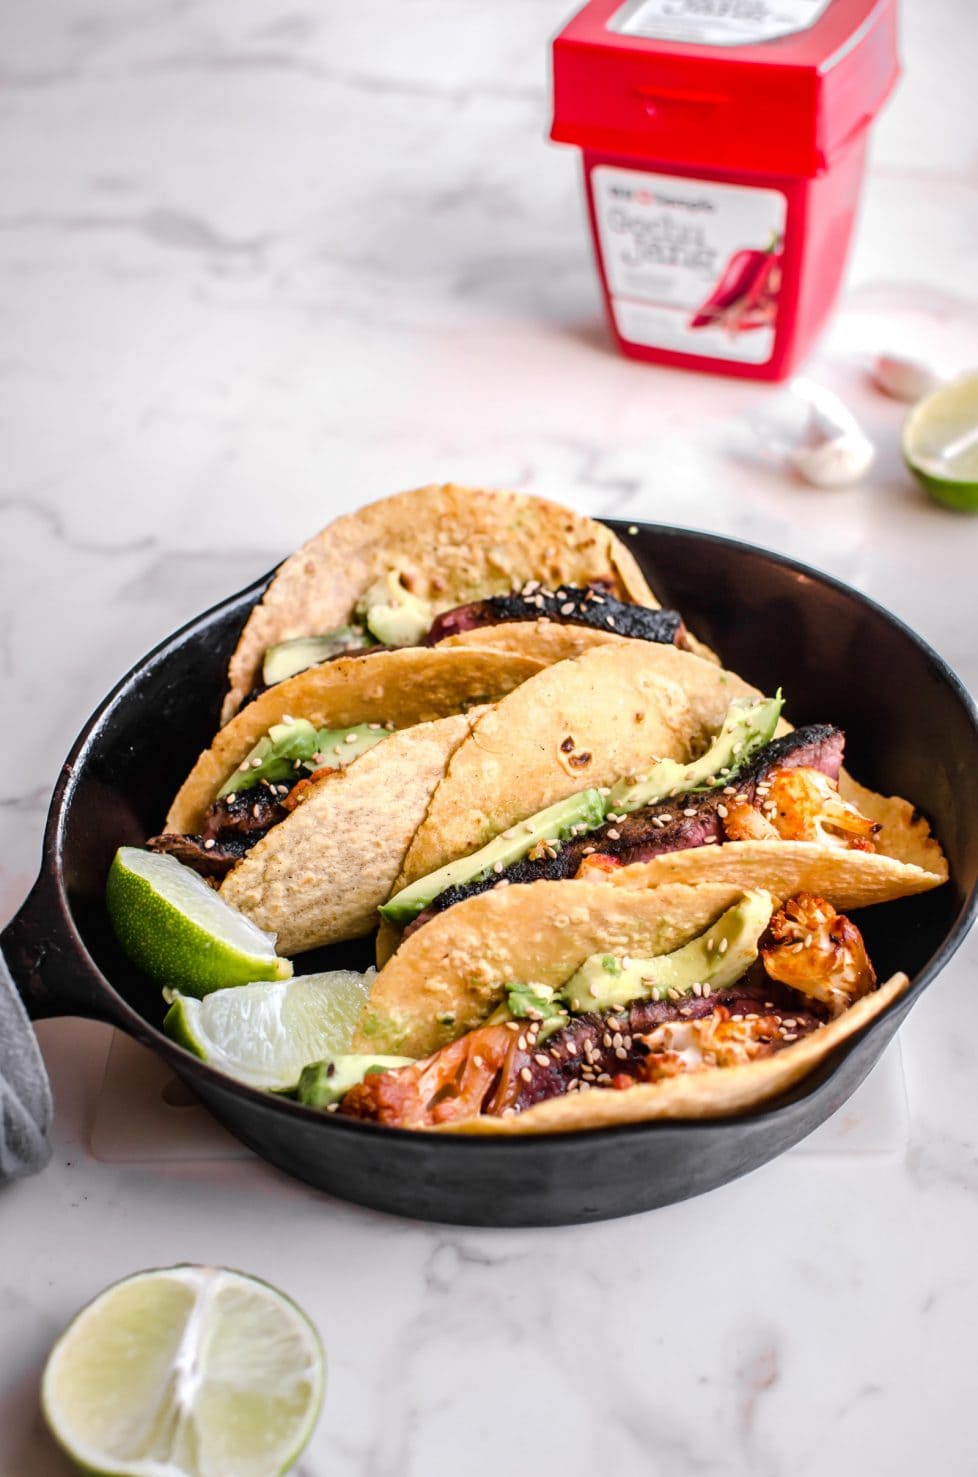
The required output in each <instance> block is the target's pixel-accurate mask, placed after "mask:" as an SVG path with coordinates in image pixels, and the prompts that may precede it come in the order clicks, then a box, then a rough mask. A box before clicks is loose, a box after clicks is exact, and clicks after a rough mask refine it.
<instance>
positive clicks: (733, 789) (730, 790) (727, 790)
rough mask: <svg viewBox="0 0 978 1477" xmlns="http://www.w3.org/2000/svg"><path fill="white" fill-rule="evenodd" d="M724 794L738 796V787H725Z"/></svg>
mask: <svg viewBox="0 0 978 1477" xmlns="http://www.w3.org/2000/svg"><path fill="white" fill-rule="evenodd" d="M723 793H724V794H725V795H736V793H737V789H736V786H735V785H724V787H723Z"/></svg>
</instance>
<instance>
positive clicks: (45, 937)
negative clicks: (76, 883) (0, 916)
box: [0, 874, 109, 1184]
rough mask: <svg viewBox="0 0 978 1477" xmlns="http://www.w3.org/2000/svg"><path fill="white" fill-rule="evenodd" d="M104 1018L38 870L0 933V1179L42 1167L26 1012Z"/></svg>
mask: <svg viewBox="0 0 978 1477" xmlns="http://www.w3.org/2000/svg"><path fill="white" fill-rule="evenodd" d="M54 1015H84V1016H89V1017H94V1018H95V1019H99V1020H107V1019H109V1015H108V1012H107V1011H106V1008H105V1003H104V1000H100V999H99V998H98V988H97V982H96V980H95V979H94V978H93V975H92V973H91V966H90V965H89V964H88V962H87V958H86V957H85V956H84V955H83V954H82V952H81V949H80V945H79V944H78V942H77V939H76V936H75V933H74V928H73V926H72V925H71V923H70V920H69V919H68V917H67V913H66V910H65V906H64V900H63V898H62V897H61V895H60V893H59V892H58V889H57V886H56V885H55V883H54V882H53V881H52V880H51V879H50V878H49V877H47V876H45V875H43V874H42V876H41V877H40V878H39V879H38V881H37V882H36V883H35V885H34V888H33V891H32V892H31V894H30V896H29V897H28V899H27V901H26V902H25V903H24V906H23V907H22V908H21V910H20V912H19V913H18V914H17V916H16V917H15V918H14V919H13V920H12V922H11V923H9V924H8V925H7V927H6V929H5V930H4V932H3V933H2V934H0V1184H2V1183H3V1182H4V1181H5V1180H11V1179H16V1178H18V1177H19V1176H20V1175H25V1174H34V1173H36V1171H37V1170H39V1169H43V1168H44V1166H45V1164H46V1163H47V1162H48V1159H49V1158H50V1157H51V1145H50V1143H49V1142H48V1132H49V1130H50V1127H51V1118H52V1113H53V1107H52V1102H51V1087H50V1084H49V1082H48V1077H47V1072H46V1071H45V1068H44V1061H43V1058H42V1057H41V1052H40V1049H39V1047H38V1044H37V1038H36V1036H35V1035H34V1032H33V1030H32V1029H31V1020H32V1019H33V1020H39V1019H41V1018H43V1017H45V1016H54Z"/></svg>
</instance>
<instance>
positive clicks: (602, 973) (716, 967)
mask: <svg viewBox="0 0 978 1477" xmlns="http://www.w3.org/2000/svg"><path fill="white" fill-rule="evenodd" d="M774 907H775V901H774V898H773V897H772V896H771V894H770V893H768V892H760V891H757V892H745V893H744V896H743V897H742V898H741V900H740V902H739V903H735V904H734V906H733V907H732V908H728V909H727V911H726V912H725V913H723V914H721V916H720V917H719V918H718V919H717V921H716V923H714V924H713V926H712V927H711V928H708V929H707V930H706V932H705V933H702V934H700V935H699V937H698V938H695V939H692V940H691V941H690V942H689V943H688V944H684V945H683V947H682V948H681V949H676V950H675V951H674V952H673V953H672V954H659V955H657V956H655V957H653V958H651V959H635V958H628V957H624V958H622V957H617V956H615V955H614V954H592V955H591V957H590V958H589V959H585V961H584V963H583V964H582V965H581V967H580V969H579V970H578V971H577V973H576V974H574V975H572V976H571V978H570V979H569V980H568V981H567V983H566V984H565V985H564V986H563V987H562V988H561V989H560V990H559V991H558V992H557V999H558V1000H559V1001H563V1002H564V1003H565V1004H566V1005H567V1006H568V1007H569V1009H570V1010H571V1011H573V1012H574V1013H575V1014H578V1013H581V1012H584V1011H591V1010H594V1011H604V1010H613V1009H616V1008H618V1007H619V1006H623V1005H627V1004H628V1003H629V1002H630V1001H632V1000H645V999H648V998H650V997H651V998H653V999H659V998H665V997H666V996H669V995H671V993H672V992H673V991H675V992H676V993H678V994H679V995H689V994H690V993H691V992H692V990H693V986H694V985H696V984H699V985H707V986H709V988H710V990H724V989H726V988H727V986H728V985H734V984H736V983H737V981H738V980H739V979H740V978H741V976H742V975H744V974H746V972H747V970H748V969H749V968H750V966H751V965H752V964H753V962H754V960H755V959H756V958H757V953H758V941H759V940H760V937H761V935H762V934H763V932H764V930H765V929H766V928H767V926H768V924H769V923H770V921H771V914H772V913H773V912H774ZM653 992H656V993H653Z"/></svg>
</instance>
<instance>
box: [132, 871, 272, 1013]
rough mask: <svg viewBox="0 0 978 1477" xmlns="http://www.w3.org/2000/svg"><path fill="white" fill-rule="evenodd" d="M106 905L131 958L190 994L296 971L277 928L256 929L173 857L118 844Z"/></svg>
mask: <svg viewBox="0 0 978 1477" xmlns="http://www.w3.org/2000/svg"><path fill="white" fill-rule="evenodd" d="M105 904H106V907H107V908H108V910H109V917H110V918H111V920H112V927H113V928H114V929H115V931H116V936H117V937H118V940H119V942H120V944H121V945H122V947H123V948H124V949H125V951H126V953H127V954H128V955H129V958H130V959H131V960H132V961H133V963H134V964H138V966H139V968H140V969H142V970H145V972H146V973H147V974H148V975H151V976H152V977H153V979H155V980H160V981H161V982H162V983H163V984H169V985H173V986H175V987H176V988H177V989H178V990H182V991H184V993H185V994H188V995H206V994H207V993H208V992H209V991H210V990H220V989H223V988H224V987H225V986H226V985H242V984H245V983H246V982H247V981H249V980H281V979H288V977H289V976H290V975H291V973H292V964H291V961H290V960H288V959H280V958H279V957H278V955H277V954H276V952H275V935H274V934H273V933H265V932H264V931H263V930H262V929H260V928H256V927H255V925H254V923H252V922H251V921H250V919H248V918H246V917H245V916H244V914H243V913H239V912H238V910H237V909H236V908H232V907H231V906H230V904H229V903H226V902H225V901H224V899H223V898H222V897H219V896H218V894H217V893H216V892H215V891H214V889H213V888H211V887H208V886H207V883H206V882H205V881H204V880H203V878H202V877H198V876H197V873H196V872H194V871H193V870H192V869H191V868H190V867H185V866H184V865H183V863H182V862H178V861H177V860H176V858H175V857H172V856H162V855H157V853H156V852H153V851H140V850H139V849H138V847H135V846H120V848H119V850H118V851H117V852H116V854H115V859H114V861H113V863H112V866H111V867H110V868H109V877H108V881H107V883H106V885H105Z"/></svg>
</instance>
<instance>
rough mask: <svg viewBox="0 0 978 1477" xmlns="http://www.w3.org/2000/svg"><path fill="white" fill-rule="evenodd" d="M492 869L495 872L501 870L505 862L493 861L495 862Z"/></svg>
mask: <svg viewBox="0 0 978 1477" xmlns="http://www.w3.org/2000/svg"><path fill="white" fill-rule="evenodd" d="M492 870H493V871H494V872H501V871H502V870H503V864H502V862H493V864H492Z"/></svg>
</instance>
